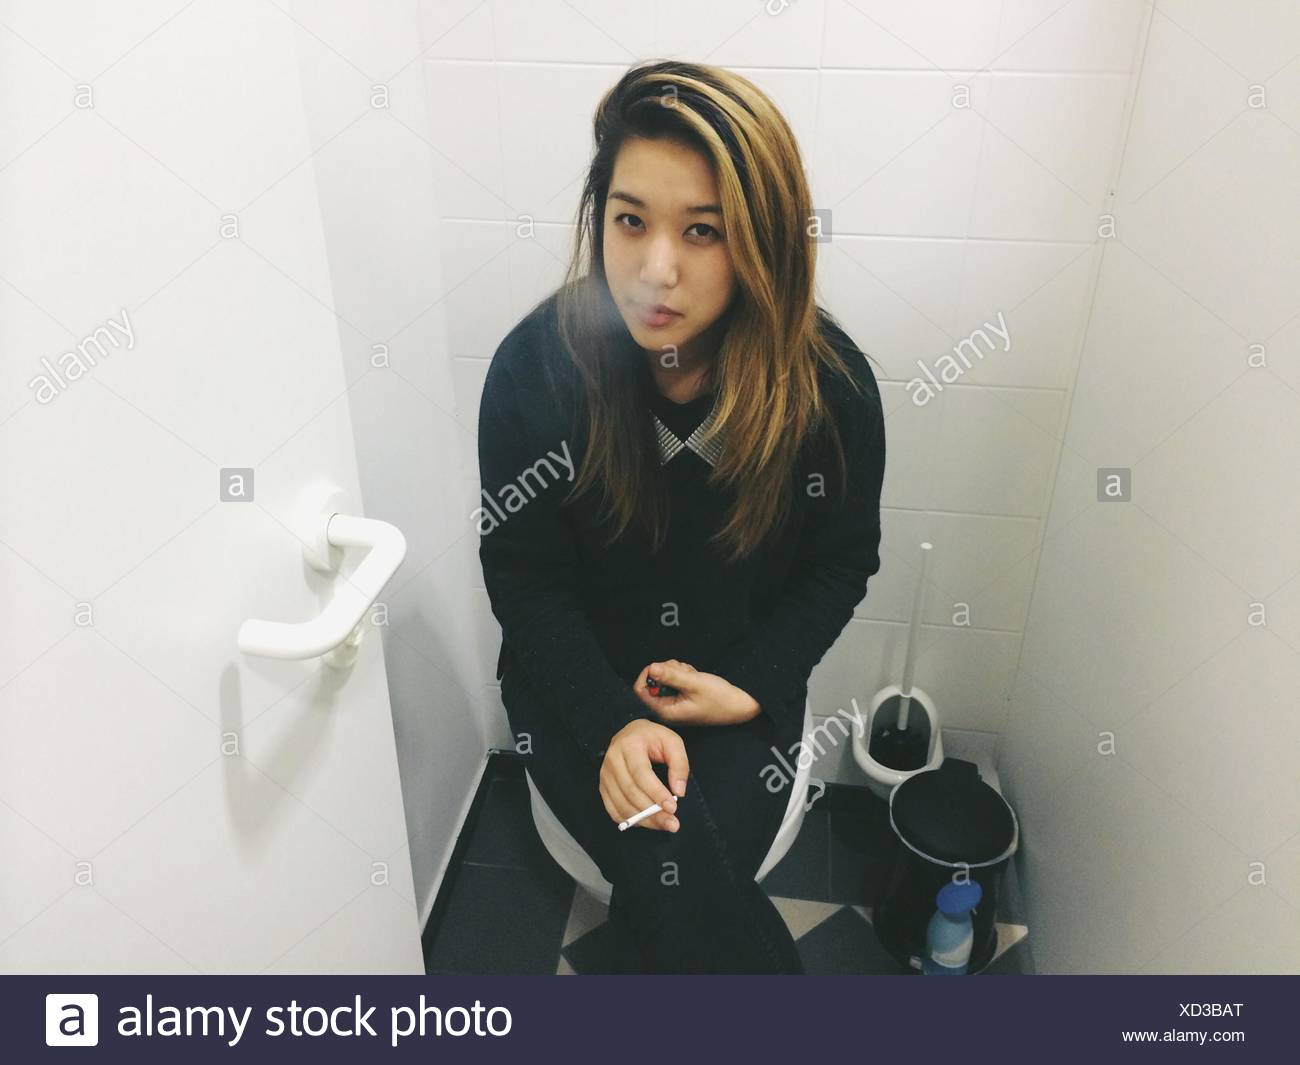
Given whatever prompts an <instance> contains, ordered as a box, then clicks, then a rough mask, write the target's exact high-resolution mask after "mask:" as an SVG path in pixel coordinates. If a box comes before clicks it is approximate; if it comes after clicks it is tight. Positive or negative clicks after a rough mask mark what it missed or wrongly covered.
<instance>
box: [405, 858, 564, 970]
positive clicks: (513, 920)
mask: <svg viewBox="0 0 1300 1065" xmlns="http://www.w3.org/2000/svg"><path fill="white" fill-rule="evenodd" d="M455 875H456V881H455V884H454V886H453V887H452V891H451V897H450V900H449V902H448V905H447V909H446V913H445V914H444V915H443V918H442V921H441V922H440V924H439V926H438V929H437V931H436V932H435V933H434V935H433V939H432V943H431V944H430V945H429V947H428V949H427V950H426V953H425V959H424V961H425V971H426V972H428V973H430V974H433V973H546V974H553V973H554V972H555V966H556V964H557V963H558V961H559V957H560V943H561V942H562V941H563V939H564V928H565V925H566V924H567V923H568V919H569V908H570V907H571V906H572V904H573V892H574V890H575V888H574V883H573V880H572V879H570V878H569V876H568V875H567V874H566V873H564V871H563V870H561V869H560V868H559V866H557V865H555V864H554V863H552V866H551V869H550V870H541V869H532V870H527V871H522V870H519V869H506V868H499V867H494V866H487V865H462V866H461V867H460V868H459V869H457V870H456V873H455Z"/></svg>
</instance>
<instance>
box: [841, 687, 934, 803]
mask: <svg viewBox="0 0 1300 1065" xmlns="http://www.w3.org/2000/svg"><path fill="white" fill-rule="evenodd" d="M902 694H903V686H902V685H901V684H890V685H888V686H887V687H884V688H881V689H880V691H878V692H876V694H875V697H874V698H873V699H872V700H871V705H870V706H869V707H868V708H867V720H866V727H865V728H864V729H863V730H862V735H861V736H858V735H856V734H855V735H854V737H853V760H854V761H855V762H857V763H858V767H859V768H860V769H861V770H862V771H863V772H864V773H865V774H866V775H867V786H868V787H869V788H870V789H871V790H872V792H874V793H875V794H876V795H878V796H880V798H882V799H884V800H885V801H886V802H888V801H889V793H890V792H891V791H893V790H894V788H895V787H897V786H898V785H899V784H901V783H902V782H903V781H905V780H906V779H907V778H908V777H910V776H914V775H916V774H917V773H924V772H926V771H928V770H931V769H938V768H939V766H941V765H943V734H942V732H941V731H940V730H939V715H938V713H936V711H935V709H934V702H933V700H931V698H930V697H929V696H928V695H926V694H925V692H924V691H922V690H921V689H920V688H918V687H916V686H915V685H913V687H912V697H911V709H910V710H909V714H910V715H911V716H913V717H915V716H916V715H918V714H924V715H925V716H926V717H928V718H929V719H930V757H929V758H927V759H926V762H925V765H923V766H921V767H920V768H919V769H890V768H889V766H887V765H883V764H881V763H880V762H878V761H876V760H875V759H874V758H872V757H871V752H870V749H869V746H870V743H871V728H872V723H873V722H874V721H875V719H876V712H877V711H878V710H879V709H880V708H881V707H882V706H883V705H884V704H885V702H886V701H887V700H889V699H896V698H899V697H900V696H901V695H902Z"/></svg>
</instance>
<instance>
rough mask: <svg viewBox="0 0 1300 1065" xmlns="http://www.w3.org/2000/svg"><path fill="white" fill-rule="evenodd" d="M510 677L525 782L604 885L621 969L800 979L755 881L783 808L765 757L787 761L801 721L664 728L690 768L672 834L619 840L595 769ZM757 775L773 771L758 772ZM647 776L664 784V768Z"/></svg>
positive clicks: (650, 832) (512, 673)
mask: <svg viewBox="0 0 1300 1065" xmlns="http://www.w3.org/2000/svg"><path fill="white" fill-rule="evenodd" d="M517 679H518V678H517V677H516V670H515V669H513V668H507V669H506V671H505V674H504V675H503V676H502V678H501V698H502V702H503V703H504V704H505V707H506V713H507V715H508V717H509V719H510V724H511V727H512V728H513V729H514V733H515V738H516V742H517V743H518V744H519V745H520V746H521V747H523V748H524V750H525V754H526V757H527V762H526V765H527V767H528V773H529V775H530V776H531V777H532V779H533V782H534V784H536V786H537V789H538V791H540V792H541V794H542V798H544V799H545V800H546V804H547V805H548V806H549V807H550V808H551V810H552V812H553V813H554V814H555V816H556V817H557V818H558V819H559V820H560V822H561V823H562V824H563V825H564V827H565V828H566V829H568V831H569V834H570V835H572V836H573V838H574V839H575V840H577V842H578V843H579V844H580V845H581V846H582V848H583V850H585V851H586V852H587V854H588V855H590V856H591V858H592V860H593V861H594V862H595V863H596V864H597V866H599V868H600V871H601V873H602V874H603V875H604V877H605V879H606V880H608V881H609V882H610V883H611V884H612V885H613V893H612V895H611V897H610V906H609V920H610V923H611V929H610V930H611V932H612V933H613V937H614V941H615V944H616V948H617V949H619V950H620V957H619V958H618V959H616V964H619V965H620V971H624V972H648V973H794V974H801V973H802V972H803V966H802V963H801V962H800V959H799V954H798V952H797V950H796V949H795V944H794V940H793V938H792V937H791V935H790V932H789V930H788V929H787V928H786V926H785V922H784V921H783V920H782V918H781V915H780V913H779V912H778V911H777V909H776V907H775V906H773V905H772V901H771V900H770V899H769V898H768V897H767V894H766V893H765V892H764V891H763V888H762V886H761V885H759V884H758V883H757V882H756V881H755V880H754V874H755V873H757V872H758V867H759V866H760V865H761V864H762V862H763V859H764V858H766V857H767V853H768V851H769V850H770V849H771V846H772V840H773V839H774V838H775V836H776V833H777V830H778V828H779V827H780V825H781V821H782V818H783V817H784V815H785V810H786V807H787V806H788V805H789V802H790V788H791V783H792V782H791V780H790V775H789V773H788V772H787V771H786V770H785V768H784V767H783V766H782V763H781V762H780V761H779V760H778V759H777V758H776V756H775V755H774V754H773V752H772V749H771V748H772V747H773V746H775V747H776V748H777V750H778V751H780V752H781V753H782V754H783V755H784V756H785V757H786V759H787V760H788V761H790V762H793V758H792V757H791V756H790V755H789V754H788V752H789V749H790V747H791V746H793V745H794V744H795V743H797V742H798V740H799V737H800V734H801V731H802V730H801V727H800V726H801V724H802V713H800V715H799V717H798V721H799V725H798V726H795V727H794V728H793V731H792V734H790V735H787V736H781V735H778V731H779V730H778V729H777V728H776V727H775V726H774V725H773V724H772V723H771V722H770V721H769V719H768V718H767V717H766V716H764V715H762V714H760V715H759V716H758V717H757V718H755V719H753V720H752V721H747V722H745V723H744V724H740V725H726V726H716V725H701V726H677V725H669V726H668V727H670V728H672V729H673V730H674V731H675V732H677V733H679V734H680V735H681V737H682V739H683V741H684V742H685V745H686V755H687V758H688V759H689V760H690V777H689V779H688V781H687V784H686V795H685V797H684V798H680V799H678V801H677V820H678V822H679V825H680V827H679V828H678V830H677V831H676V832H663V831H659V830H657V829H651V828H642V827H639V826H633V827H632V828H629V829H628V830H627V831H625V832H620V831H618V825H617V823H616V822H615V821H614V820H613V819H612V818H611V817H610V816H609V814H608V812H606V810H605V805H604V803H603V801H602V800H601V797H600V767H599V766H598V765H594V764H592V762H591V761H590V760H589V759H588V758H587V757H586V756H585V755H584V754H583V753H582V751H581V749H580V748H579V747H578V745H577V744H576V743H575V742H574V740H573V737H572V736H571V735H570V733H569V732H568V730H567V729H566V728H565V726H564V724H563V722H561V721H559V720H557V719H556V718H554V717H553V716H552V715H551V714H550V713H549V712H548V711H547V710H546V709H545V708H544V707H543V706H541V705H540V704H539V703H538V702H537V700H536V698H535V696H534V695H533V694H532V693H530V692H529V691H528V689H527V686H526V685H524V684H520V683H517ZM799 709H800V711H802V709H803V708H802V707H800V708H799ZM525 742H526V746H525ZM765 766H771V767H773V768H771V769H768V770H767V771H766V772H765V773H761V772H760V771H761V770H763V768H764V767H765ZM654 769H655V772H656V774H657V775H658V777H659V779H660V780H661V781H664V782H665V783H667V774H666V767H665V766H663V765H658V764H656V765H655V766H654ZM769 781H770V782H771V787H777V786H778V785H780V787H779V790H775V791H773V790H771V789H770V787H769ZM801 801H802V800H801Z"/></svg>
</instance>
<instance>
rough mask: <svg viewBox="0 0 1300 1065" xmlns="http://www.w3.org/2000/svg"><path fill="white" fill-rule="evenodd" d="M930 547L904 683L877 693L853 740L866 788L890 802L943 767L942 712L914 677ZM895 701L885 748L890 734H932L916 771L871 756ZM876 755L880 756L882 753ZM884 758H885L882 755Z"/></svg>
mask: <svg viewBox="0 0 1300 1065" xmlns="http://www.w3.org/2000/svg"><path fill="white" fill-rule="evenodd" d="M930 550H931V545H930V544H929V543H923V544H921V573H920V576H919V578H918V580H917V582H916V593H915V595H914V596H913V598H912V620H911V624H910V625H909V626H908V630H907V653H906V655H905V657H904V660H903V683H902V684H890V685H888V686H887V687H884V688H881V689H880V691H878V692H876V695H875V698H873V699H872V700H871V706H870V708H869V709H868V711H867V722H866V728H864V729H863V730H862V735H861V736H855V737H854V740H853V758H854V760H855V761H856V762H857V763H858V765H859V767H861V769H862V771H863V772H864V773H866V775H867V785H868V786H869V787H870V788H871V790H872V791H873V792H875V794H876V795H878V796H880V798H882V799H884V800H886V801H888V799H889V793H890V792H891V791H893V790H894V788H895V787H897V786H898V785H899V784H901V783H902V782H903V781H904V780H906V779H907V778H908V777H910V776H914V775H915V774H917V773H924V772H926V771H927V770H930V769H938V768H939V766H941V765H942V764H943V736H942V734H941V732H940V729H939V713H938V711H937V710H936V709H935V706H934V700H933V699H931V698H930V697H929V696H928V695H926V693H925V692H924V691H922V690H921V689H920V688H918V687H916V686H915V685H913V684H912V674H913V673H914V672H915V669H916V644H917V636H918V634H919V631H920V628H921V609H922V601H923V599H924V593H925V575H926V571H927V569H928V568H929V562H930ZM893 701H896V702H897V704H898V709H897V710H893V708H892V707H891V710H892V711H893V713H894V715H896V720H895V718H886V719H884V720H883V721H882V728H883V729H886V730H887V732H885V733H882V745H886V746H887V745H888V743H889V741H888V740H885V739H883V737H884V736H886V735H887V734H888V733H889V732H892V734H893V741H894V743H895V745H897V741H898V740H899V739H900V738H901V737H903V736H906V735H907V734H908V732H909V731H910V730H911V729H918V728H919V729H920V730H921V731H922V732H924V733H927V734H928V735H929V749H928V751H927V752H926V754H927V757H926V758H925V761H924V764H922V765H920V766H917V767H916V768H914V769H897V768H894V766H889V765H885V764H884V763H883V762H881V761H880V760H879V759H877V758H874V757H872V754H871V741H872V737H873V735H874V731H875V721H876V714H877V713H878V712H879V710H880V708H881V707H882V706H884V705H885V704H886V703H891V702H893ZM921 717H924V718H925V719H926V721H925V724H924V725H921V724H920V722H919V721H918V718H921ZM924 743H925V740H924V739H923V738H922V737H921V736H917V737H916V738H915V741H914V743H913V744H912V745H911V746H912V750H911V751H909V752H907V753H908V754H909V755H910V756H911V757H910V759H909V760H911V761H915V760H916V757H915V756H917V755H919V754H920V751H919V750H918V749H917V748H918V747H919V746H921V745H923V744H924ZM877 753H880V752H879V751H878V752H877ZM881 756H882V757H884V755H883V754H882V755H881Z"/></svg>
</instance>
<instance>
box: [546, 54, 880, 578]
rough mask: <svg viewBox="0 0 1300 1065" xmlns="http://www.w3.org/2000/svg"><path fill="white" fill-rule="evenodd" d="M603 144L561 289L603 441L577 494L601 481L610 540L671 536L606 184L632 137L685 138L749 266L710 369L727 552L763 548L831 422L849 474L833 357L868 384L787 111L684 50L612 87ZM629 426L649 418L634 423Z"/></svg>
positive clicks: (600, 116) (599, 121) (741, 271)
mask: <svg viewBox="0 0 1300 1065" xmlns="http://www.w3.org/2000/svg"><path fill="white" fill-rule="evenodd" d="M594 132H595V153H594V156H593V158H592V161H591V165H590V167H589V169H588V172H587V177H586V181H585V184H584V186H583V190H582V196H581V199H580V201H579V206H578V220H577V227H576V232H575V235H574V242H573V252H572V256H571V259H570V261H569V264H568V269H567V273H566V276H565V280H564V283H563V285H562V286H561V288H560V289H559V291H558V293H557V294H556V304H555V306H556V310H557V316H558V326H559V332H560V335H561V338H562V339H563V342H564V346H565V348H566V350H567V352H568V355H569V357H570V359H572V361H573V362H574V364H575V365H576V366H577V368H578V371H579V373H580V375H581V377H582V380H583V383H584V387H585V394H586V399H587V402H586V408H587V426H586V432H587V440H588V446H587V448H586V453H585V455H584V459H583V462H582V468H581V471H580V472H579V474H578V477H577V480H576V482H575V484H574V486H573V489H572V491H571V493H570V495H571V496H572V495H576V494H579V493H581V492H584V491H587V490H589V489H591V488H594V487H596V486H599V487H600V488H601V490H602V494H603V503H604V514H605V515H606V517H608V518H612V519H613V524H614V526H615V528H614V531H613V532H612V533H611V535H610V541H611V542H612V541H613V540H614V539H617V538H618V537H619V536H621V535H622V533H623V531H624V530H625V529H626V528H627V526H628V525H629V524H630V523H632V522H633V521H635V522H636V523H637V524H638V525H640V526H641V527H642V528H643V529H645V530H646V531H647V533H648V534H649V535H650V538H651V540H652V544H653V547H652V550H655V551H657V550H658V549H659V546H660V544H661V543H662V542H663V538H664V536H665V535H666V532H667V526H668V497H667V492H666V489H665V487H664V485H663V483H662V478H661V477H660V476H659V475H658V464H659V459H658V445H657V439H656V436H655V433H654V429H653V425H652V423H651V420H650V419H649V417H648V416H647V413H646V410H645V406H644V401H643V398H642V396H641V392H640V390H639V388H637V387H634V386H635V385H636V384H637V374H638V373H641V372H644V353H643V352H642V350H641V349H640V348H639V347H638V346H637V345H636V344H635V342H634V341H633V340H632V337H631V334H630V333H629V332H628V330H627V328H626V325H625V324H624V323H623V321H622V319H621V317H620V315H619V313H618V310H617V307H616V306H615V304H614V301H613V298H612V296H611V295H610V292H609V286H608V283H607V281H606V278H605V266H604V254H603V245H604V228H605V197H606V194H607V193H608V191H609V184H610V179H611V176H612V174H613V170H614V161H615V159H616V157H617V155H618V150H619V148H620V147H621V145H622V144H623V142H624V141H625V140H626V139H627V138H628V137H633V136H635V137H647V138H652V139H653V138H670V139H673V140H676V141H678V142H681V143H684V144H687V145H689V146H691V147H694V148H696V149H697V150H699V151H701V152H703V153H704V155H705V156H706V157H707V158H709V159H710V160H711V161H712V164H713V167H714V172H715V175H716V180H717V184H718V189H719V195H720V203H721V206H722V213H723V220H724V223H725V226H726V232H727V240H728V243H729V246H730V249H729V250H730V253H731V257H732V263H733V267H734V270H735V275H736V280H737V292H736V296H735V298H734V299H733V301H732V303H731V305H730V307H729V308H728V310H727V311H726V312H725V313H726V315H727V316H728V317H729V319H730V320H729V322H728V323H727V328H726V335H725V337H724V339H723V341H722V344H721V346H720V350H719V352H718V355H717V359H716V362H715V364H714V365H713V367H712V369H711V378H712V384H713V385H715V386H716V388H717V390H718V404H717V408H716V412H715V428H714V431H715V432H716V433H721V434H723V435H724V437H725V442H726V446H725V448H724V449H723V453H722V455H721V457H720V459H719V461H718V462H717V464H716V465H715V466H714V467H713V469H712V471H711V472H710V474H709V483H710V485H713V486H719V487H721V488H723V489H724V490H726V491H727V492H728V493H729V494H731V495H732V497H733V499H732V503H731V506H730V510H729V514H728V520H727V521H726V523H725V524H724V525H723V527H722V528H721V529H720V530H719V531H718V532H717V533H716V534H715V535H714V537H713V539H714V541H715V542H717V543H719V544H721V545H724V548H725V551H726V553H727V558H728V561H736V560H738V559H740V558H743V557H745V556H748V555H749V554H750V553H751V552H753V551H754V550H755V549H757V548H758V547H759V546H760V545H761V544H762V543H763V541H764V540H765V538H766V537H767V536H768V535H770V534H773V533H774V532H775V531H777V530H779V529H780V528H781V527H782V526H783V525H784V523H785V520H786V518H787V517H788V515H789V513H790V509H791V493H792V490H793V488H792V477H791V471H792V470H793V469H794V468H795V464H796V461H797V459H798V455H799V451H800V447H801V446H802V444H803V441H804V440H805V437H807V436H808V435H809V434H810V433H813V432H815V431H816V430H817V429H818V428H819V427H820V426H821V425H822V424H823V423H825V424H826V425H827V426H828V428H829V429H830V436H831V439H832V441H833V443H834V448H835V452H836V454H837V455H838V459H839V468H840V471H841V476H840V483H841V486H842V487H843V485H844V453H843V448H842V446H841V443H840V439H839V433H838V431H836V429H835V426H834V420H833V419H832V418H830V417H828V416H827V412H828V407H827V404H826V399H825V397H824V396H823V395H822V390H821V388H820V386H819V381H818V368H819V367H820V366H828V367H830V368H831V369H832V370H833V371H837V372H841V373H843V374H844V376H845V377H847V378H848V380H849V381H850V383H851V384H855V383H856V382H854V381H853V379H852V377H851V375H850V374H849V373H848V372H847V371H846V370H845V368H844V366H843V364H842V362H841V360H840V357H839V356H838V355H837V354H836V352H835V351H834V349H833V348H832V346H831V344H830V343H828V341H827V340H826V338H825V334H824V332H823V331H824V329H825V328H826V326H827V324H828V323H830V324H832V325H835V326H836V327H838V323H835V321H834V319H833V318H832V317H831V316H830V315H829V313H828V312H826V311H825V310H824V309H822V308H820V307H818V306H817V303H816V300H815V297H814V291H813V288H814V286H813V281H814V269H815V262H816V242H815V241H813V240H812V239H811V238H810V236H809V234H808V228H807V227H808V220H809V218H810V216H811V214H812V204H811V196H810V193H809V191H808V186H807V182H806V180H805V178H804V171H803V165H802V163H801V160H800V155H799V149H798V145H797V143H796V141H795V138H794V134H793V133H792V132H791V130H790V127H789V126H788V124H787V123H786V120H785V119H784V117H783V116H782V115H781V113H780V112H779V111H778V110H777V108H776V107H775V106H774V105H773V104H772V102H771V101H770V100H769V99H768V98H767V97H766V96H765V95H763V93H762V92H761V91H760V90H759V89H758V88H757V87H756V86H755V85H754V84H753V83H752V82H750V81H748V80H747V79H745V78H743V77H741V76H740V75H738V74H735V73H732V72H730V71H727V70H724V69H722V68H720V67H713V66H705V65H701V64H694V63H684V62H675V61H667V62H657V63H650V64H643V65H638V66H633V67H632V68H630V69H629V70H628V71H627V72H626V73H625V74H624V75H623V76H622V78H620V79H619V81H618V83H617V84H616V85H614V87H613V88H611V89H610V90H609V91H608V92H607V93H606V94H605V96H604V97H603V98H602V99H601V101H600V104H599V105H598V107H597V108H596V113H595V119H594ZM629 426H637V427H639V431H635V432H630V431H629Z"/></svg>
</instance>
